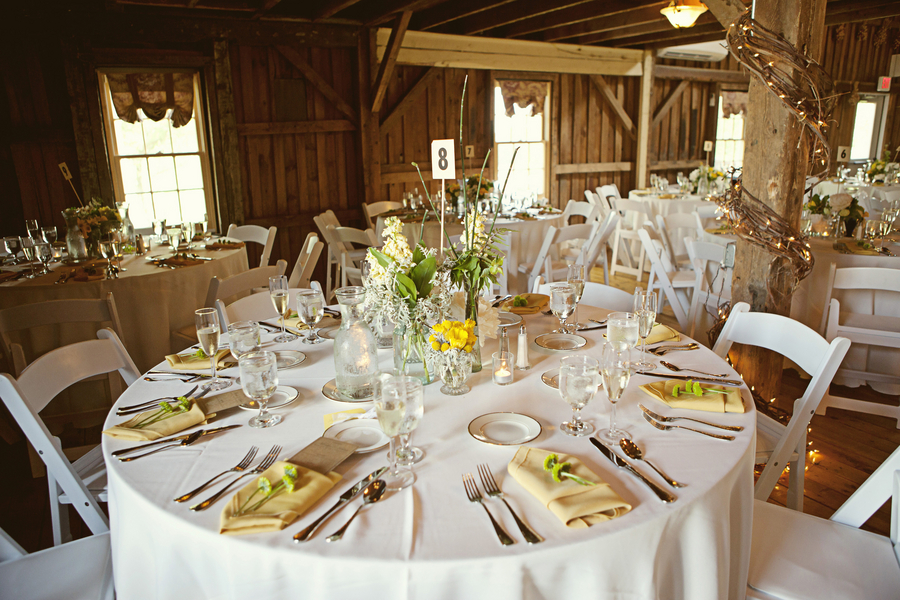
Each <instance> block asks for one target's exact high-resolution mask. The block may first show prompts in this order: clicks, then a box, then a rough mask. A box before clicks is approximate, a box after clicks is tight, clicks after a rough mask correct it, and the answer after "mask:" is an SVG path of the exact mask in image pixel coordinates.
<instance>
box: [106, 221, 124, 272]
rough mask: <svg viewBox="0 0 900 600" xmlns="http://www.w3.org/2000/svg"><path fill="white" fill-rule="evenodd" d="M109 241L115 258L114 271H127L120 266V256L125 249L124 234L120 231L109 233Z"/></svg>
mask: <svg viewBox="0 0 900 600" xmlns="http://www.w3.org/2000/svg"><path fill="white" fill-rule="evenodd" d="M109 239H110V241H111V242H112V247H113V252H114V253H115V257H116V269H118V270H119V271H121V272H123V273H124V272H125V271H127V270H128V269H126V268H125V267H123V266H122V254H123V250H124V247H125V241H126V238H125V233H124V232H123V231H122V230H121V229H115V230H113V231H110V232H109Z"/></svg>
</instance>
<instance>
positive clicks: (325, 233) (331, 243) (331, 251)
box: [313, 209, 353, 299]
mask: <svg viewBox="0 0 900 600" xmlns="http://www.w3.org/2000/svg"><path fill="white" fill-rule="evenodd" d="M313 222H314V223H315V224H316V227H318V228H319V233H321V234H322V239H323V240H324V241H325V245H326V249H325V298H326V299H327V298H331V296H332V295H333V294H334V288H335V287H337V285H338V282H339V281H340V279H341V261H340V256H341V253H342V252H345V251H352V250H353V244H345V243H343V242H338V241H335V240H334V239H332V238H333V236H332V234H331V232H330V231H329V230H328V226H329V225H332V226H334V227H335V228H337V227H340V226H341V223H340V221H338V218H337V215H335V214H334V211H332V210H331V209H329V210H326V211H325V212H323V213H322V214H320V215H316V216H315V217H313ZM332 272H334V278H333V279H332ZM332 282H333V283H332Z"/></svg>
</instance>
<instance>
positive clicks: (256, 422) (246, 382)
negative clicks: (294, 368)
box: [238, 350, 282, 429]
mask: <svg viewBox="0 0 900 600" xmlns="http://www.w3.org/2000/svg"><path fill="white" fill-rule="evenodd" d="M238 366H239V367H240V369H241V389H243V390H244V395H246V396H247V397H248V398H250V399H251V400H253V401H254V402H256V403H257V404H258V405H259V414H258V415H256V416H255V417H253V418H252V419H250V421H248V425H250V427H255V428H257V429H263V428H266V427H274V426H275V425H278V424H279V423H281V419H282V417H281V415H272V414H269V412H268V411H267V410H266V406H267V405H268V403H269V398H271V397H272V394H274V393H275V389H276V388H277V387H278V361H277V360H276V358H275V353H274V352H266V351H265V350H263V351H260V352H248V353H247V354H244V355H243V356H241V358H240V359H239V360H238Z"/></svg>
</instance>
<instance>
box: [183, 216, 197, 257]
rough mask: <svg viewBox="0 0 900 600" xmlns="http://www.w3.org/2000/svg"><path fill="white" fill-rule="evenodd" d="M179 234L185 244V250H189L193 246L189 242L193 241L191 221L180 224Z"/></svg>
mask: <svg viewBox="0 0 900 600" xmlns="http://www.w3.org/2000/svg"><path fill="white" fill-rule="evenodd" d="M181 236H182V238H183V239H184V241H185V243H186V244H187V250H190V249H191V248H192V247H193V246H192V244H191V242H193V241H194V224H193V223H192V222H191V221H185V222H183V223H182V224H181Z"/></svg>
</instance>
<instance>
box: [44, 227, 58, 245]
mask: <svg viewBox="0 0 900 600" xmlns="http://www.w3.org/2000/svg"><path fill="white" fill-rule="evenodd" d="M41 235H42V236H43V238H44V241H45V242H47V243H48V244H53V243H54V242H55V241H56V226H55V225H54V226H52V227H42V228H41Z"/></svg>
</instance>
